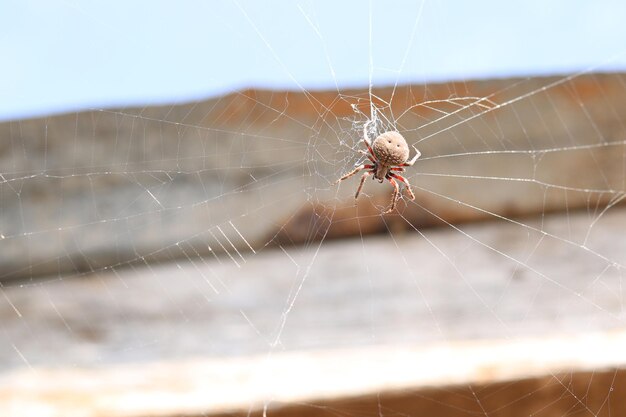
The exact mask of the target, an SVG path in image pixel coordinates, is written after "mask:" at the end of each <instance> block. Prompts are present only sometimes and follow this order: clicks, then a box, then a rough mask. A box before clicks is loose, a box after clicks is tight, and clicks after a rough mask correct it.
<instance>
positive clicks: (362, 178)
mask: <svg viewBox="0 0 626 417" xmlns="http://www.w3.org/2000/svg"><path fill="white" fill-rule="evenodd" d="M373 173H374V172H373V171H367V172H365V173H364V174H363V175H362V176H361V182H360V183H359V188H357V189H356V194H354V199H355V200H356V199H357V198H358V197H359V193H360V192H361V188H363V183H364V182H365V179H366V178H367V177H368V176H370V175H372V174H373Z"/></svg>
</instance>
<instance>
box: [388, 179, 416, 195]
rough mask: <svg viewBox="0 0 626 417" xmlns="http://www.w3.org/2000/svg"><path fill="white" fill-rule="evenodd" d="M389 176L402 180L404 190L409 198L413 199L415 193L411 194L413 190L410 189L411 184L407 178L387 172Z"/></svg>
mask: <svg viewBox="0 0 626 417" xmlns="http://www.w3.org/2000/svg"><path fill="white" fill-rule="evenodd" d="M389 176H391V177H393V178H395V179H397V180H400V181H402V182H403V183H404V185H405V187H404V189H405V190H406V193H407V194H408V195H409V198H410V199H411V201H413V200H415V194H413V191H412V190H411V184H410V183H409V180H407V179H406V178H404V177H403V176H402V175H398V174H389Z"/></svg>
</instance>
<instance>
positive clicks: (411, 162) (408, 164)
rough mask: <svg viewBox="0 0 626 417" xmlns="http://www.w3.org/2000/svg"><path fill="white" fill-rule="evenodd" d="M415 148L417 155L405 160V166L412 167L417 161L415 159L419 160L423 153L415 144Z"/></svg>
mask: <svg viewBox="0 0 626 417" xmlns="http://www.w3.org/2000/svg"><path fill="white" fill-rule="evenodd" d="M413 149H415V156H414V157H413V159H411V160H410V161H408V162H405V163H404V164H402V166H403V167H410V166H412V165H413V164H414V163H415V161H417V158H419V157H420V156H421V155H422V153H421V152H420V151H418V150H417V148H416V147H415V146H413Z"/></svg>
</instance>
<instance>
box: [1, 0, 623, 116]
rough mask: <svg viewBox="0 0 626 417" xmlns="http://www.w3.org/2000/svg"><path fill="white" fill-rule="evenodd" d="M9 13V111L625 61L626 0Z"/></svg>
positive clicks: (47, 6) (24, 7)
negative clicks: (513, 3)
mask: <svg viewBox="0 0 626 417" xmlns="http://www.w3.org/2000/svg"><path fill="white" fill-rule="evenodd" d="M115 4H117V6H115ZM1 8H2V9H3V10H2V12H1V13H0V23H1V24H0V53H1V54H2V56H3V57H4V59H5V62H6V63H7V65H2V66H0V80H2V81H0V92H1V94H0V120H8V119H15V118H21V117H30V116H37V115H45V114H51V113H59V112H64V111H73V110H80V109H85V108H94V107H96V108H98V107H108V106H126V105H133V104H135V105H137V104H138V105H147V104H157V103H174V102H182V101H189V100H194V99H201V98H206V97H210V96H215V95H219V94H223V93H225V92H228V91H233V90H238V89H241V88H248V87H256V88H279V89H294V90H300V89H302V88H305V89H334V88H339V89H345V88H348V87H362V86H367V85H368V84H369V83H370V82H371V84H373V85H375V86H382V85H389V84H392V85H393V84H395V83H397V82H399V83H422V82H435V81H449V80H468V79H474V78H494V77H510V76H527V75H549V74H563V73H575V72H578V71H587V70H601V71H602V70H623V69H625V68H626V60H625V57H624V52H625V50H624V44H623V40H624V39H626V26H624V25H623V24H622V19H621V18H622V17H623V16H626V3H623V2H618V1H599V2H593V3H590V2H582V1H576V2H571V1H567V2H566V1H551V2H543V1H540V0H535V1H530V2H524V3H523V4H516V5H515V6H512V5H510V4H502V3H501V2H498V1H496V0H487V1H481V2H460V1H459V2H433V1H423V2H410V1H401V2H393V3H391V2H381V1H371V2H369V3H368V2H358V1H346V2H331V1H323V2H311V1H301V2H281V1H270V2H263V3H260V2H254V1H246V0H233V1H230V0H229V1H215V2H210V3H208V2H202V1H192V2H185V3H177V4H174V3H169V2H148V1H135V2H130V3H128V2H122V1H117V2H110V1H109V2H88V1H65V2H46V1H38V0H33V1H9V2H8V3H5V4H4V5H3V6H2V7H1ZM370 22H371V26H370ZM555 25H557V26H555ZM388 26H392V27H393V30H387V27H388ZM370 28H371V31H370Z"/></svg>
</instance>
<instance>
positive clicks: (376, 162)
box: [335, 122, 420, 213]
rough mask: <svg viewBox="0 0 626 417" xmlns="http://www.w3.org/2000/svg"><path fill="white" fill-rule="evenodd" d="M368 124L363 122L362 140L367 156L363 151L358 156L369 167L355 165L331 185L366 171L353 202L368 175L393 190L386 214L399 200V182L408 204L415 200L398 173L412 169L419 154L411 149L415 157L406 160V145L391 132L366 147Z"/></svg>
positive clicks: (368, 141)
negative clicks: (407, 196) (406, 196)
mask: <svg viewBox="0 0 626 417" xmlns="http://www.w3.org/2000/svg"><path fill="white" fill-rule="evenodd" d="M369 124H370V122H367V123H365V126H364V127H363V139H362V140H363V142H365V145H366V146H367V152H366V151H363V150H361V151H359V152H361V153H363V154H365V155H367V158H368V159H369V160H370V161H371V162H372V163H371V164H361V165H359V166H358V167H356V168H355V169H354V170H352V171H350V172H349V173H347V174H346V175H344V176H343V177H341V178H339V179H338V180H337V181H335V184H336V183H338V182H339V181H342V180H345V179H346V178H349V177H351V176H353V175H354V174H356V173H357V172H359V171H361V170H362V169H365V170H367V171H366V172H365V173H364V174H363V175H362V176H361V182H360V184H359V187H358V188H357V190H356V194H355V195H354V198H355V199H356V198H358V197H359V193H360V192H361V188H363V182H365V179H366V178H367V176H368V175H372V176H373V178H374V179H377V180H378V181H379V182H383V180H387V181H389V182H390V183H391V185H393V187H394V191H393V194H392V196H391V207H390V208H389V209H388V210H387V211H386V212H385V213H389V212H390V211H392V210H393V209H394V208H395V207H396V202H397V201H398V199H399V198H400V191H399V189H398V183H397V182H396V181H395V180H398V181H401V182H403V183H404V185H405V188H404V189H405V191H406V193H407V194H408V195H409V198H410V199H411V200H415V195H414V194H413V191H411V184H409V181H408V180H407V179H406V178H404V177H403V176H402V175H400V174H398V173H399V172H404V167H408V166H412V165H413V164H414V163H415V161H416V160H417V158H419V157H420V152H419V151H418V150H417V149H416V148H415V147H413V149H415V156H413V158H412V159H411V160H409V145H408V144H407V143H406V140H405V139H404V137H403V136H402V135H401V134H400V133H399V132H395V131H389V132H385V133H383V134H381V135H378V136H377V137H376V139H374V142H372V143H370V140H369V138H368V137H367V127H368V126H369Z"/></svg>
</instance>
